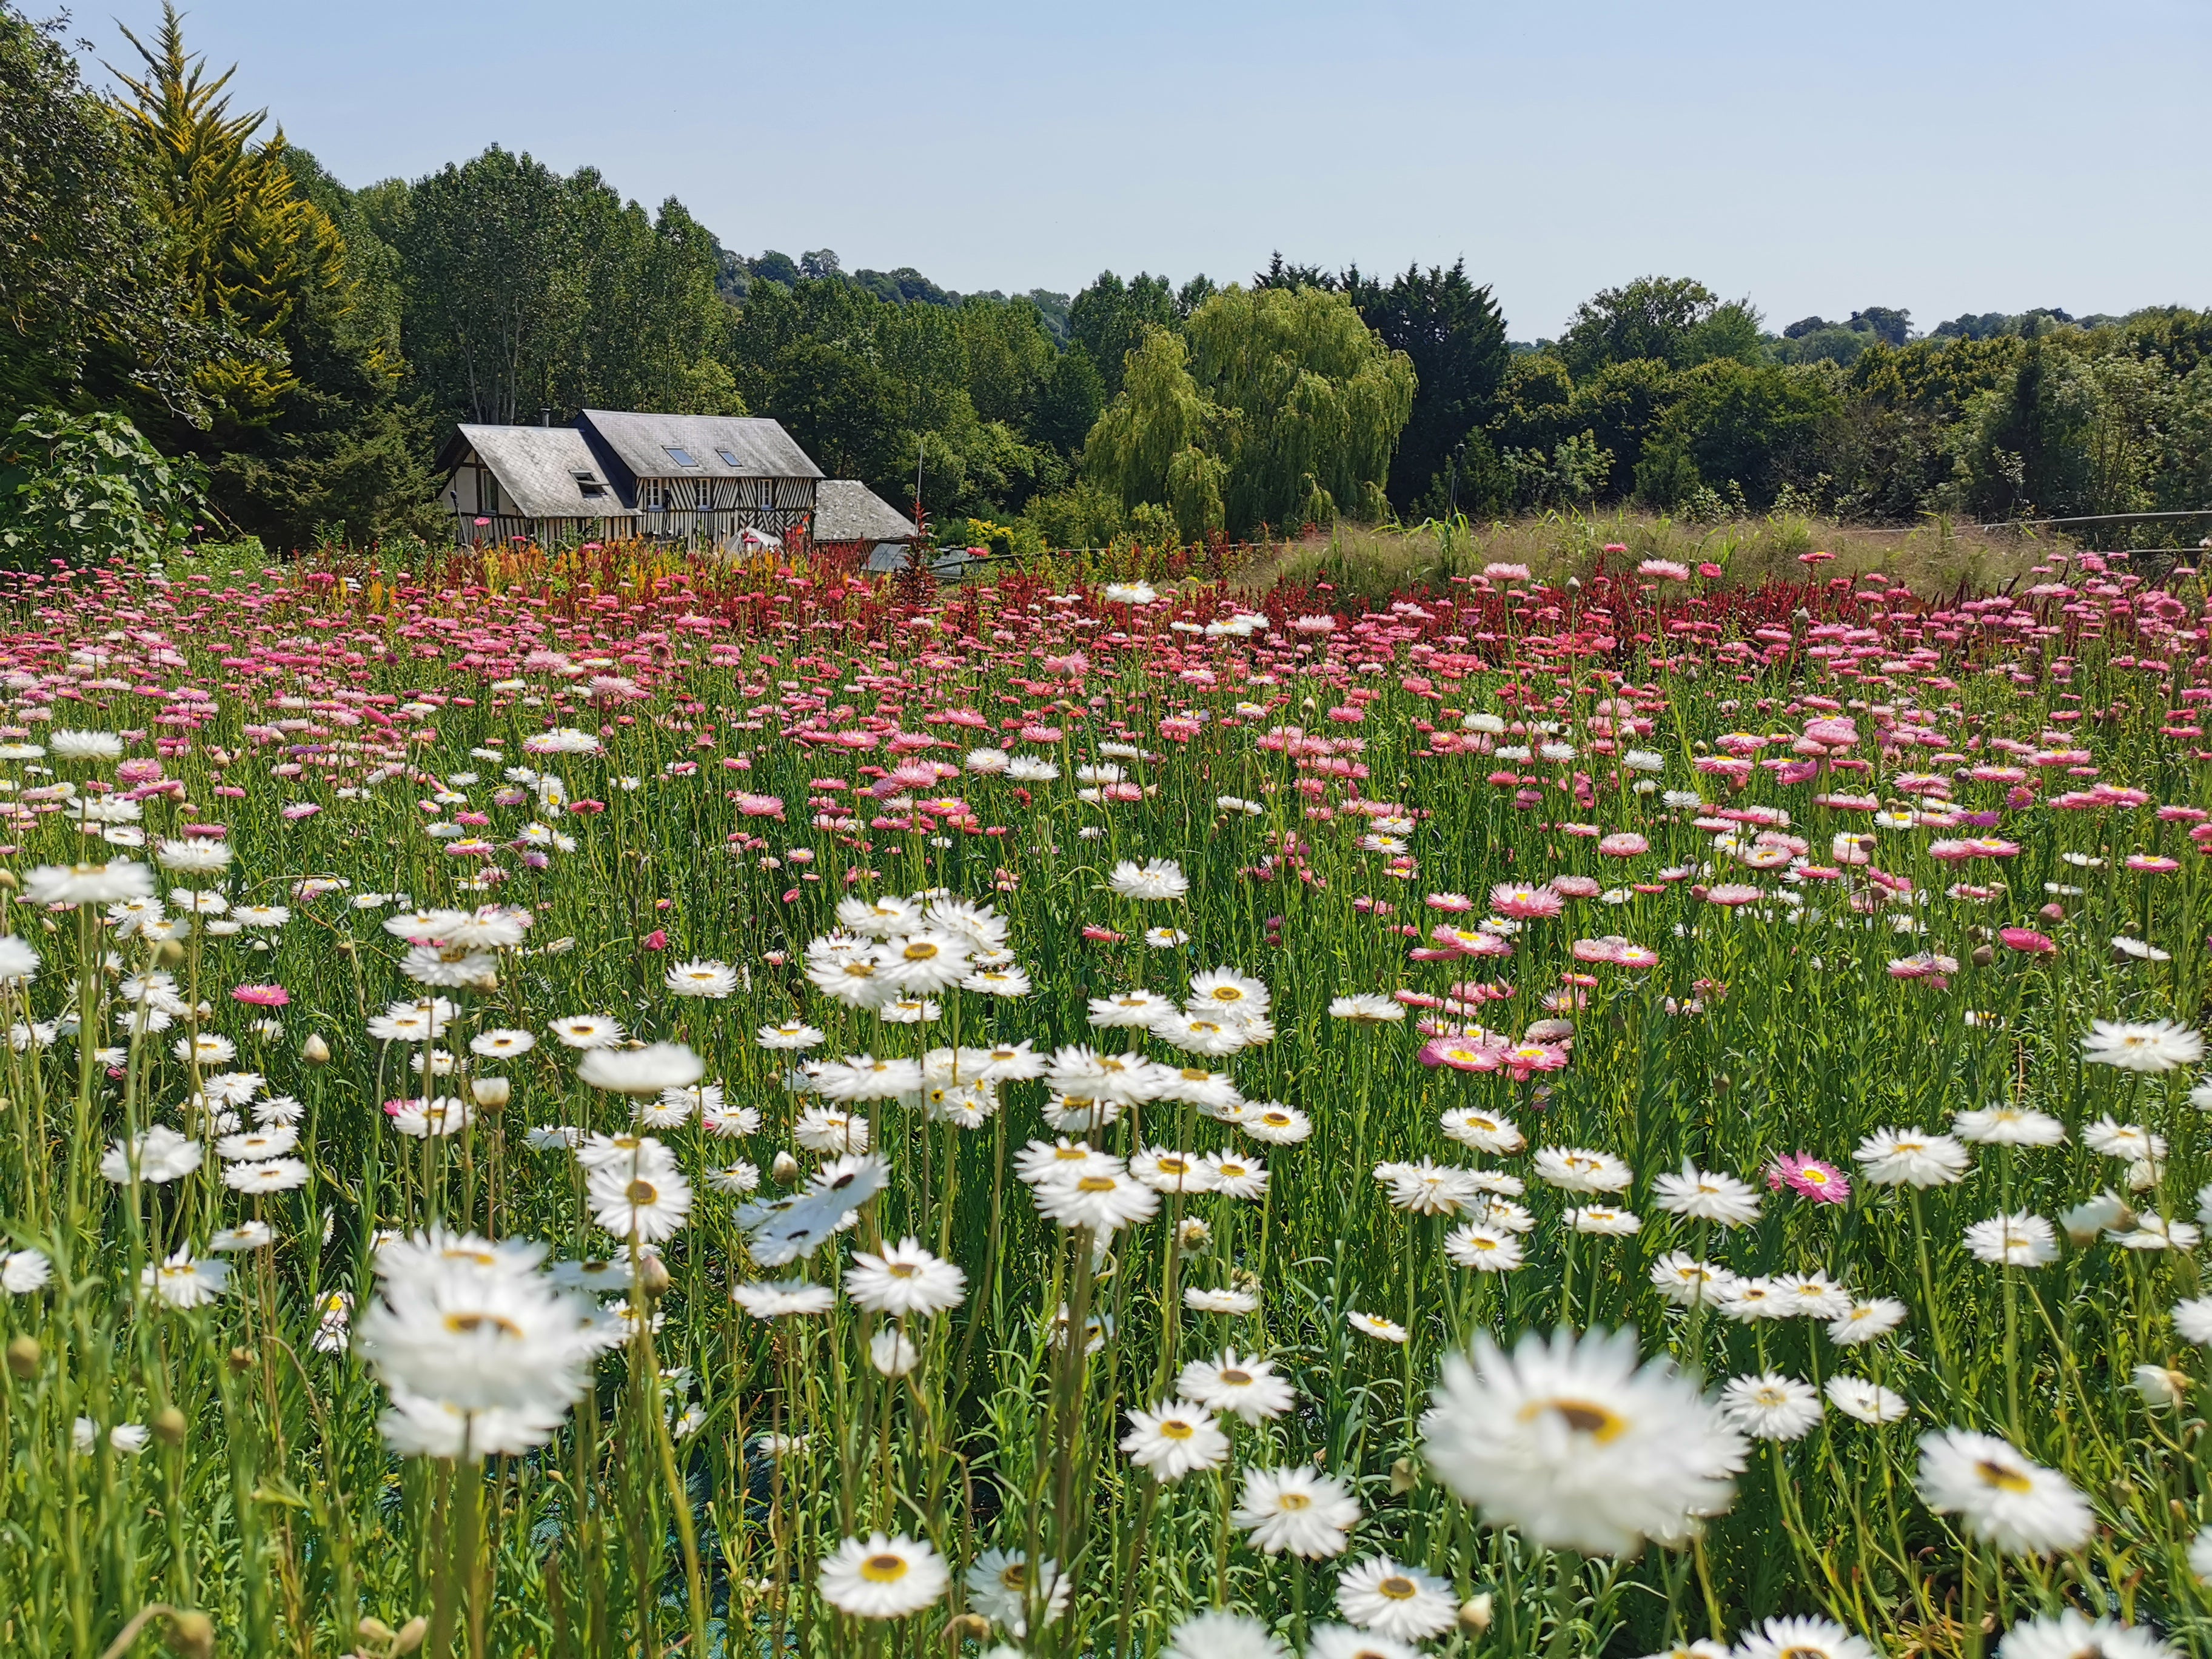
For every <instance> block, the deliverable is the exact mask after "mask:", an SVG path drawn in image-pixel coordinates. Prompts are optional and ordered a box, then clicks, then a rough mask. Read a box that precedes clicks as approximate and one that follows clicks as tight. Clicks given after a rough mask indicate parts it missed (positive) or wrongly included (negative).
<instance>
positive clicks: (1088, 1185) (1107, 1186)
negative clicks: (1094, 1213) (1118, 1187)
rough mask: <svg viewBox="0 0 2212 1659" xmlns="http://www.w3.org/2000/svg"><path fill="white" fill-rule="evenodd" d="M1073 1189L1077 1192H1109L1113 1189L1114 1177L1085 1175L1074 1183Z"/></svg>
mask: <svg viewBox="0 0 2212 1659" xmlns="http://www.w3.org/2000/svg"><path fill="white" fill-rule="evenodd" d="M1075 1190H1076V1191H1077V1192H1079V1193H1110V1192H1112V1191H1113V1190H1114V1177H1113V1176H1084V1177H1083V1179H1082V1180H1080V1181H1079V1182H1076V1183H1075Z"/></svg>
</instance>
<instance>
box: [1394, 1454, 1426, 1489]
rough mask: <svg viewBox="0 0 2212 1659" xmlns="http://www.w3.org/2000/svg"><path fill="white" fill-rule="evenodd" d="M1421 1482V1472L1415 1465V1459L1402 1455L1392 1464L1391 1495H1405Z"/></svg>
mask: <svg viewBox="0 0 2212 1659" xmlns="http://www.w3.org/2000/svg"><path fill="white" fill-rule="evenodd" d="M1420 1484H1421V1472H1420V1471H1419V1469H1417V1468H1414V1467H1413V1459H1412V1458H1410V1457H1401V1458H1400V1459H1399V1460H1398V1461H1397V1462H1395V1463H1393V1464H1392V1465H1391V1466H1390V1495H1391V1496H1392V1497H1393V1498H1400V1497H1403V1496H1404V1495H1405V1494H1406V1493H1407V1492H1411V1491H1413V1488H1414V1487H1416V1486H1419V1485H1420Z"/></svg>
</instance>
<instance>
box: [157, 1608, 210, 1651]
mask: <svg viewBox="0 0 2212 1659" xmlns="http://www.w3.org/2000/svg"><path fill="white" fill-rule="evenodd" d="M168 1643H169V1651H170V1652H172V1653H173V1654H175V1655H177V1656H178V1659H209V1656H210V1654H212V1653H213V1652H214V1651H215V1620H212V1619H210V1618H209V1617H208V1616H207V1614H205V1613H200V1612H198V1611H197V1610H193V1611H186V1610H184V1609H178V1610H175V1611H173V1612H172V1613H170V1614H169V1634H168Z"/></svg>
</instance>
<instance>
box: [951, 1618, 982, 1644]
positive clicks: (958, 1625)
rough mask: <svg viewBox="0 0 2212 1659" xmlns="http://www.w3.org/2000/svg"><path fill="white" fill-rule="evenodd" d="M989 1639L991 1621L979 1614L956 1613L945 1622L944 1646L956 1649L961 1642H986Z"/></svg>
mask: <svg viewBox="0 0 2212 1659" xmlns="http://www.w3.org/2000/svg"><path fill="white" fill-rule="evenodd" d="M990 1639H991V1621H990V1620H987V1619H986V1618H985V1617H984V1616H983V1615H982V1614H981V1613H955V1614H953V1615H952V1617H951V1618H950V1619H948V1620H945V1646H946V1647H948V1648H957V1647H958V1646H959V1645H960V1644H962V1643H963V1642H987V1641H989V1640H990Z"/></svg>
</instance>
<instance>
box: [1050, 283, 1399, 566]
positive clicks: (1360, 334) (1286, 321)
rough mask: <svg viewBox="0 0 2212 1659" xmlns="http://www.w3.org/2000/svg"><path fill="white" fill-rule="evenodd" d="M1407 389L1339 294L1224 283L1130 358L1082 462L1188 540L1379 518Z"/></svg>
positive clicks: (1394, 362)
mask: <svg viewBox="0 0 2212 1659" xmlns="http://www.w3.org/2000/svg"><path fill="white" fill-rule="evenodd" d="M1413 385H1414V381H1413V366H1412V364H1411V363H1410V362H1408V361H1407V357H1406V355H1405V354H1404V353H1403V352H1400V351H1393V350H1391V349H1389V347H1387V346H1385V345H1384V344H1383V342H1382V341H1381V340H1380V339H1378V338H1377V337H1376V335H1375V333H1374V331H1372V330H1370V328H1369V327H1368V326H1367V325H1366V324H1364V322H1362V321H1361V320H1360V318H1359V314H1358V312H1357V311H1355V310H1354V309H1353V308H1352V304H1351V302H1350V301H1349V300H1347V299H1346V297H1345V296H1344V295H1341V294H1334V293H1330V292H1328V291H1327V290H1326V289H1318V288H1306V289H1243V288H1238V287H1231V288H1229V289H1225V290H1223V291H1222V292H1220V293H1218V294H1217V295H1213V296H1212V298H1211V299H1209V300H1207V301H1206V302H1205V303H1204V304H1202V305H1200V307H1198V309H1197V310H1196V311H1194V312H1193V313H1191V316H1190V319H1189V321H1188V323H1187V324H1186V325H1185V327H1184V329H1183V331H1182V334H1181V335H1177V334H1176V333H1174V332H1171V331H1169V330H1167V329H1165V328H1164V327H1159V326H1157V325H1155V326H1154V327H1153V328H1152V329H1151V330H1150V331H1148V332H1147V333H1146V336H1145V338H1144V341H1143V343H1142V344H1141V345H1140V346H1139V349H1137V350H1135V351H1133V352H1132V353H1130V354H1129V356H1128V358H1127V375H1126V377H1125V380H1124V384H1123V386H1122V390H1121V394H1120V395H1119V396H1118V397H1116V398H1115V400H1114V402H1113V403H1112V404H1109V406H1108V408H1107V410H1106V412H1105V414H1104V415H1103V416H1101V417H1100V419H1099V422H1098V424H1097V427H1095V428H1093V429H1092V431H1091V439H1090V441H1089V443H1088V445H1087V446H1086V447H1085V470H1086V471H1087V472H1088V474H1089V475H1090V476H1091V477H1092V478H1094V479H1095V480H1096V481H1097V482H1098V483H1100V484H1102V485H1103V486H1105V487H1106V488H1108V489H1109V490H1111V491H1113V492H1114V493H1115V494H1118V495H1119V496H1120V498H1121V501H1123V503H1124V504H1125V505H1127V507H1131V508H1134V507H1139V506H1140V505H1143V504H1147V503H1150V504H1157V505H1161V506H1165V507H1168V508H1170V510H1171V512H1172V513H1173V514H1174V517H1175V521H1176V526H1177V528H1178V529H1179V530H1180V531H1181V532H1182V533H1183V534H1184V535H1185V536H1186V537H1191V536H1195V535H1200V534H1203V533H1206V532H1210V531H1212V530H1216V529H1223V528H1225V529H1227V530H1229V531H1231V532H1233V533H1236V534H1238V535H1244V534H1249V533H1250V532H1253V531H1255V530H1256V529H1257V528H1258V527H1259V526H1262V525H1273V526H1285V525H1297V524H1301V523H1309V522H1319V523H1325V522H1327V521H1328V520H1332V519H1334V518H1335V517H1337V516H1338V515H1339V514H1340V513H1352V514H1355V515H1357V516H1359V517H1363V518H1377V517H1381V516H1382V515H1383V513H1385V512H1387V510H1388V503H1387V501H1386V500H1385V498H1384V495H1383V483H1384V480H1385V479H1386V478H1387V477H1389V468H1390V460H1391V457H1392V454H1393V453H1395V449H1396V447H1397V443H1398V438H1399V435H1400V434H1401V432H1402V431H1403V430H1404V429H1405V425H1406V421H1407V416H1408V415H1409V413H1410V412H1411V410H1412V408H1413Z"/></svg>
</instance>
